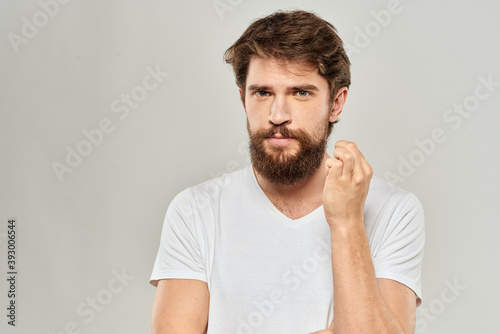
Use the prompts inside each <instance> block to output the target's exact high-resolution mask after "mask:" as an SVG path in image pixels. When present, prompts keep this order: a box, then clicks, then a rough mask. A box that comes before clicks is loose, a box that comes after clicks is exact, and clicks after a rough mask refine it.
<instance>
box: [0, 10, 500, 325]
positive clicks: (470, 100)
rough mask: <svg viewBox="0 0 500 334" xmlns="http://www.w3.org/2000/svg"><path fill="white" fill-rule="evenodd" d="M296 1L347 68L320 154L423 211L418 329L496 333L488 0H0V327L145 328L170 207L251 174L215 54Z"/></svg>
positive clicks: (496, 120)
mask: <svg viewBox="0 0 500 334" xmlns="http://www.w3.org/2000/svg"><path fill="white" fill-rule="evenodd" d="M293 8H300V9H305V10H311V11H314V12H316V13H317V14H319V15H320V16H321V17H322V18H324V19H326V20H327V21H329V22H331V23H332V24H333V25H335V27H336V28H337V29H338V31H339V34H340V36H341V38H342V39H343V40H344V42H345V43H346V44H347V48H348V51H349V55H350V57H351V61H352V86H351V89H350V92H349V97H348V100H347V104H346V106H345V108H344V110H343V113H342V115H341V121H340V123H339V124H338V125H337V126H336V128H335V130H334V133H333V135H332V137H331V139H330V144H329V147H330V152H331V148H332V147H333V144H334V143H335V141H337V140H340V139H346V140H350V141H354V142H356V143H357V144H358V145H359V147H360V149H361V150H362V152H363V153H364V155H365V157H366V158H367V160H368V161H369V163H370V164H371V165H372V166H373V168H374V171H375V174H376V175H377V176H379V177H381V178H384V179H386V180H388V181H390V182H393V183H395V184H396V185H397V186H399V187H401V188H403V189H405V190H407V191H410V192H413V193H415V194H416V195H417V196H418V198H419V199H420V200H421V202H422V204H423V206H424V209H425V215H426V248H425V259H424V265H423V304H422V306H421V307H419V308H418V318H417V332H418V333H429V334H430V333H499V332H500V325H499V324H498V321H497V320H496V317H497V315H498V313H499V311H500V309H499V307H498V300H499V299H500V292H499V291H500V290H499V289H498V283H497V282H498V276H499V275H500V266H499V263H500V256H499V254H500V246H499V243H498V242H497V239H498V237H499V235H500V226H499V224H498V217H497V214H498V212H497V210H495V207H498V203H499V193H498V185H499V172H498V164H499V163H500V160H499V156H498V144H499V143H500V134H499V133H500V132H499V131H498V124H500V109H499V105H500V103H499V102H500V68H499V65H498V59H500V45H499V43H498V32H499V31H500V21H499V20H498V16H499V14H500V3H499V2H498V1H494V0H491V1H487V0H482V1H474V2H473V1H451V0H448V1H429V0H421V1H410V0H401V1H395V0H391V1H385V0H377V1H362V2H360V1H347V0H343V1H311V0H308V1H305V0H304V1H293V0H288V1H272V2H271V1H263V0H257V1H255V0H254V1H249V0H217V1H213V0H203V1H202V0H197V1H180V0H178V1H153V0H150V1H123V0H113V1H96V0H90V1H89V0H87V1H83V0H73V1H68V0H64V1H63V0H41V1H36V0H29V1H28V0H22V1H5V0H3V1H1V5H0V13H1V14H0V20H1V21H0V22H1V27H0V35H1V36H2V38H1V41H0V43H1V49H0V60H1V62H0V111H1V118H0V126H1V128H0V130H1V131H0V136H1V141H0V154H1V159H2V160H1V164H0V170H1V173H0V175H1V179H0V180H1V197H0V213H1V217H0V219H1V220H0V269H1V274H0V276H1V277H2V279H1V281H0V305H2V307H1V309H2V310H3V311H2V312H1V313H2V314H0V315H1V317H0V319H2V320H1V324H0V331H1V332H2V333H44V334H49V333H52V334H56V333H67V334H69V333H148V332H149V331H150V314H151V307H152V302H153V297H154V293H155V288H154V287H152V286H150V285H149V282H148V281H149V276H150V274H151V270H152V267H153V262H154V259H155V256H156V252H157V249H158V245H159V241H160V231H161V227H162V223H163V218H164V215H165V211H166V209H167V206H168V204H169V203H170V201H171V200H172V198H173V197H174V196H175V194H177V193H178V192H179V191H181V190H183V189H185V188H186V187H189V186H192V185H195V184H198V183H200V182H202V181H204V180H207V179H209V178H211V177H214V176H217V175H221V174H222V173H224V172H231V171H233V170H236V169H239V168H242V167H244V166H247V165H248V164H249V159H248V153H247V132H246V127H245V114H244V112H243V108H242V106H241V102H240V100H239V96H238V90H237V87H236V86H235V84H234V77H233V74H232V71H231V68H230V67H229V66H228V65H226V64H224V62H223V60H222V55H223V53H224V51H225V50H226V48H227V47H229V46H230V45H231V44H232V43H233V42H234V41H235V40H236V39H237V38H238V37H239V36H240V35H241V33H242V32H243V31H244V29H245V28H246V27H247V26H248V25H249V24H250V23H251V22H252V21H253V20H254V19H256V18H260V17H262V16H265V15H267V14H270V13H271V12H273V11H275V10H277V9H293ZM11 218H15V220H16V222H17V224H18V227H17V240H16V241H17V253H16V268H15V269H16V270H17V276H16V327H12V326H10V325H8V324H7V321H9V318H8V317H7V315H8V313H9V312H10V311H8V310H7V309H6V308H7V305H8V303H9V302H10V299H9V298H8V296H7V294H8V291H9V289H10V283H9V282H8V281H7V278H9V277H8V275H7V271H8V268H7V245H8V241H7V225H8V220H9V219H11ZM256 247H257V245H256Z"/></svg>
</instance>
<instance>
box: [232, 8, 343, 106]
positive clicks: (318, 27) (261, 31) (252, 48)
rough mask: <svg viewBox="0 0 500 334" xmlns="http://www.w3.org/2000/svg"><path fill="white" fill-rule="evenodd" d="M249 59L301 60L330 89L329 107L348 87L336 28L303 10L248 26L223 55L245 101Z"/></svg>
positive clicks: (275, 13)
mask: <svg viewBox="0 0 500 334" xmlns="http://www.w3.org/2000/svg"><path fill="white" fill-rule="evenodd" d="M252 56H258V57H262V58H273V59H276V60H278V61H284V62H286V61H305V62H307V63H309V64H311V65H313V66H315V67H316V68H317V69H318V73H319V74H320V75H321V76H323V77H324V78H325V79H326V80H327V82H328V84H329V87H330V104H331V103H333V101H334V98H335V93H336V92H337V91H338V90H339V89H340V88H341V87H347V88H349V85H350V84H351V72H350V69H349V67H350V65H351V63H350V61H349V58H348V57H347V54H346V52H345V50H344V45H343V42H342V40H341V39H340V37H339V36H338V34H337V29H335V27H334V26H333V25H332V24H330V23H329V22H327V21H325V20H323V19H321V18H320V17H318V16H317V15H316V14H313V13H310V12H306V11H303V10H295V11H277V12H274V13H273V14H271V15H269V16H266V17H264V18H261V19H258V20H257V21H255V22H254V23H252V24H251V25H250V26H249V27H248V28H247V30H245V32H244V33H243V35H241V37H240V38H239V39H238V40H237V41H236V42H235V43H234V44H233V45H232V46H230V47H229V48H228V49H227V50H226V52H225V53H224V60H225V61H226V63H228V64H230V65H232V67H233V70H234V75H235V78H236V84H237V85H238V87H239V88H240V89H241V90H242V93H243V96H242V99H243V100H244V99H245V88H246V78H247V73H248V66H249V64H250V59H251V57H252Z"/></svg>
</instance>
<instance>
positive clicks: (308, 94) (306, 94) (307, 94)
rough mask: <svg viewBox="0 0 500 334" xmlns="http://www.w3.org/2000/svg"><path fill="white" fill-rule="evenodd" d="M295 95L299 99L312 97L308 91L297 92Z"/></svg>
mask: <svg viewBox="0 0 500 334" xmlns="http://www.w3.org/2000/svg"><path fill="white" fill-rule="evenodd" d="M295 95H297V96H298V97H309V96H310V95H311V92H308V91H307V90H299V91H297V92H295Z"/></svg>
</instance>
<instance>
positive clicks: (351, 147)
mask: <svg viewBox="0 0 500 334" xmlns="http://www.w3.org/2000/svg"><path fill="white" fill-rule="evenodd" d="M346 146H347V148H349V149H351V150H357V149H358V145H356V143H353V142H348V143H347V144H346Z"/></svg>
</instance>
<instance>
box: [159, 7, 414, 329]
mask: <svg viewBox="0 0 500 334" xmlns="http://www.w3.org/2000/svg"><path fill="white" fill-rule="evenodd" d="M225 59H226V61H227V62H228V63H230V64H231V65H232V66H233V69H234V72H235V76H236V83H237V85H238V86H239V88H240V96H241V100H242V102H243V107H244V110H245V113H246V116H247V128H248V132H249V136H250V155H251V161H252V166H251V167H247V168H245V169H242V170H240V171H237V172H234V173H230V174H225V175H224V176H222V177H220V178H216V179H212V180H209V181H207V182H204V183H202V184H200V185H197V186H195V187H191V188H188V189H186V190H184V191H183V192H181V193H180V194H178V195H177V196H176V197H175V199H174V200H173V201H172V203H171V204H170V206H169V208H168V210H167V214H166V217H165V223H164V226H163V230H162V236H161V244H160V249H159V251H158V256H157V259H156V262H155V266H154V270H153V274H152V276H151V281H150V282H151V284H153V285H155V286H157V292H156V297H155V302H154V306H153V314H152V328H153V332H154V333H183V334H186V333H204V332H205V331H206V332H208V333H217V334H219V333H287V334H288V333H300V334H302V333H303V334H305V333H311V332H316V333H335V334H339V333H377V334H378V333H413V332H414V327H415V309H416V306H418V304H419V303H420V270H421V261H422V256H423V244H424V225H423V213H422V209H421V206H420V204H419V202H418V200H417V199H416V197H415V196H414V195H413V194H410V193H407V192H404V191H402V190H400V189H399V188H396V187H394V186H392V185H390V184H388V183H386V182H385V181H382V180H381V179H378V178H376V177H373V178H372V169H371V167H370V165H369V164H368V162H367V161H366V160H365V158H364V157H363V155H362V154H361V152H360V151H359V150H358V148H357V146H356V145H355V144H354V143H352V142H348V141H338V142H337V143H336V145H335V150H334V152H333V156H332V157H330V156H329V155H328V154H327V152H326V146H327V139H328V137H329V135H330V133H331V131H332V127H333V124H334V123H335V122H336V121H337V119H338V117H339V115H340V113H341V112H342V109H343V106H344V103H345V101H346V98H347V93H348V88H349V85H350V72H349V66H350V63H349V60H348V57H347V56H346V54H345V51H344V48H343V45H342V41H341V40H340V38H339V37H338V36H337V34H336V30H335V28H334V27H333V26H332V25H331V24H329V23H327V22H326V21H324V20H322V19H320V18H319V17H317V16H316V15H314V14H311V13H308V12H304V11H293V12H276V13H274V14H272V15H270V16H268V17H265V18H263V19H260V20H258V21H256V22H254V23H253V24H252V25H251V26H250V27H249V28H248V29H247V30H246V31H245V32H244V33H243V35H242V36H241V37H240V39H238V41H236V42H235V44H233V45H232V46H231V47H230V48H229V49H228V50H227V51H226V54H225Z"/></svg>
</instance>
